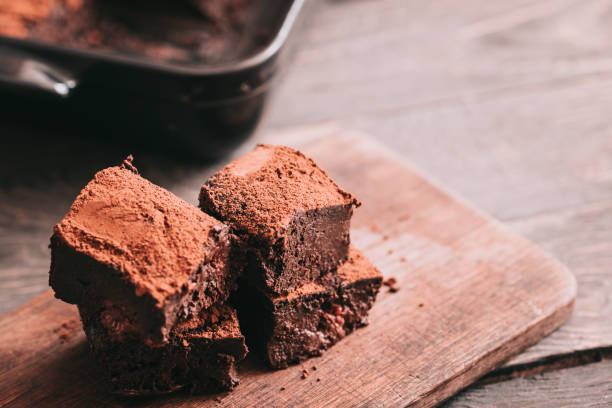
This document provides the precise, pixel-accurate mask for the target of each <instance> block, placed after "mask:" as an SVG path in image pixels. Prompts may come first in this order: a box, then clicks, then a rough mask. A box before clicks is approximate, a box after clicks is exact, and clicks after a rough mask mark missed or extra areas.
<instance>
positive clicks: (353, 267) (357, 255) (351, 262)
mask: <svg viewBox="0 0 612 408" xmlns="http://www.w3.org/2000/svg"><path fill="white" fill-rule="evenodd" d="M371 279H376V280H382V275H381V274H380V271H379V270H378V269H377V268H376V267H375V266H374V265H372V263H371V262H370V260H369V259H368V258H366V257H365V255H363V253H362V252H361V251H359V250H358V249H357V248H355V247H354V246H352V245H351V246H350V248H349V257H348V260H347V261H346V262H345V263H344V264H342V266H340V267H339V268H338V271H337V274H336V280H337V281H338V282H340V285H350V284H352V283H354V282H357V281H363V280H371ZM331 290H333V285H331V286H330V285H329V284H328V283H325V282H320V281H315V282H308V283H306V284H305V285H303V286H301V287H299V288H297V289H295V290H293V291H291V292H289V294H287V296H277V297H274V298H271V300H272V301H274V302H276V301H281V300H287V301H293V300H295V299H299V298H302V297H304V296H308V295H312V294H315V293H323V292H327V291H331Z"/></svg>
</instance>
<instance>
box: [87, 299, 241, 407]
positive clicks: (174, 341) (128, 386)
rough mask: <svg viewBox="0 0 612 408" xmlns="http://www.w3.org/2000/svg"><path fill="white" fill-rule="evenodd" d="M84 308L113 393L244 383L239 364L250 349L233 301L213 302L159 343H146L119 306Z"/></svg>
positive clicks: (94, 349) (96, 354)
mask: <svg viewBox="0 0 612 408" xmlns="http://www.w3.org/2000/svg"><path fill="white" fill-rule="evenodd" d="M79 310H80V312H81V318H82V320H83V328H84V329H85V333H86V334H87V339H88V340H89V344H90V348H91V350H92V352H93V355H94V358H95V360H96V361H97V362H98V364H99V365H100V367H101V368H102V371H103V372H104V374H105V376H106V377H107V379H108V380H109V382H110V386H111V391H112V392H114V393H118V394H125V395H146V394H163V393H168V392H172V391H175V390H178V389H180V388H184V387H189V388H190V389H191V392H194V393H203V392H218V391H228V390H230V389H232V388H234V387H235V386H236V385H237V384H238V382H239V381H238V377H237V376H236V363H238V362H239V361H241V360H242V359H243V358H244V357H245V356H246V354H247V351H248V349H247V347H246V345H245V342H244V337H243V336H242V333H240V328H239V325H238V319H237V318H236V313H235V311H234V310H233V309H232V308H230V307H229V306H225V305H215V306H212V307H211V308H209V309H208V310H206V311H202V312H200V314H199V315H197V316H193V317H192V318H190V319H189V320H186V321H184V322H181V323H179V324H177V325H176V326H175V327H174V329H172V331H171V332H170V335H169V341H168V343H167V344H165V345H163V346H160V347H152V346H147V345H144V344H142V342H141V339H140V337H139V336H138V335H136V334H135V332H134V328H135V327H134V325H133V323H132V322H130V321H129V320H128V319H126V317H125V316H126V314H125V313H124V312H123V311H122V310H120V308H116V307H110V308H108V309H103V310H100V311H98V312H96V313H93V314H91V313H90V312H89V311H87V310H86V308H83V307H81V308H79Z"/></svg>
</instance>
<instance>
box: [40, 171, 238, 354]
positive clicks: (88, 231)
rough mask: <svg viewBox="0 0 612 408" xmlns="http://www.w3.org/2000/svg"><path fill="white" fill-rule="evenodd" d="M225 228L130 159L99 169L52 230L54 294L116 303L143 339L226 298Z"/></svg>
mask: <svg viewBox="0 0 612 408" xmlns="http://www.w3.org/2000/svg"><path fill="white" fill-rule="evenodd" d="M231 250H232V244H231V234H230V232H229V228H228V227H226V226H225V225H223V224H222V223H221V222H220V221H218V220H216V219H214V218H212V217H210V216H208V215H206V214H204V213H203V212H202V211H200V210H199V209H198V208H196V207H194V206H192V205H190V204H187V203H186V202H184V201H183V200H181V199H179V198H178V197H176V196H175V195H173V194H172V193H170V192H169V191H167V190H164V189H162V188H161V187H158V186H156V185H154V184H152V183H150V182H149V181H147V180H145V179H143V178H142V177H140V176H139V175H138V174H137V172H136V170H135V169H134V167H133V166H132V164H131V161H130V160H127V161H126V162H124V164H123V165H122V166H121V167H111V168H108V169H105V170H102V171H100V172H98V173H97V174H96V175H95V176H94V178H93V180H92V181H90V182H89V184H87V186H85V188H84V189H83V190H82V191H81V193H80V194H79V196H78V197H77V198H76V200H75V201H74V203H73V204H72V207H71V208H70V210H69V211H68V213H67V214H66V216H65V217H64V219H63V220H62V221H61V222H60V223H59V224H57V225H56V226H55V228H54V232H53V236H52V237H51V269H50V272H49V284H50V285H51V287H52V288H53V289H54V290H55V296H56V297H58V298H60V299H62V300H64V301H66V302H68V303H74V304H79V305H83V306H85V307H87V308H88V309H89V310H92V311H95V310H96V309H102V308H106V307H110V306H116V307H121V308H122V310H124V311H125V312H126V313H128V314H129V316H127V318H129V319H131V320H132V321H134V322H136V327H137V328H138V330H139V331H140V333H141V335H142V337H143V339H144V340H145V341H148V342H150V343H163V342H164V341H165V340H166V339H167V336H168V333H169V331H170V329H171V328H172V327H173V326H174V324H175V322H176V321H177V320H178V319H181V318H185V319H186V318H189V316H191V315H194V314H197V313H198V312H199V311H200V310H201V309H202V308H207V307H210V306H211V305H213V304H214V303H217V302H218V301H223V300H225V299H227V297H228V296H229V293H230V292H231V290H232V289H233V288H234V287H235V278H236V277H235V275H236V274H237V268H233V267H230V265H229V260H230V257H231V255H230V252H231Z"/></svg>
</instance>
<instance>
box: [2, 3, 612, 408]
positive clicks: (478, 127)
mask: <svg viewBox="0 0 612 408" xmlns="http://www.w3.org/2000/svg"><path fill="white" fill-rule="evenodd" d="M311 1H312V0H311ZM611 16H612V1H602V0H541V1H527V0H513V1H501V0H500V1H482V0H480V1H475V0H465V1H462V2H456V1H451V0H446V1H425V0H353V1H340V0H335V1H332V0H327V1H318V2H316V4H315V5H314V6H313V7H312V9H311V12H310V15H309V18H308V20H307V21H306V27H305V28H304V29H303V31H302V32H301V34H300V37H301V38H300V39H299V45H298V47H299V48H298V50H297V52H296V54H295V55H294V57H293V61H292V62H291V64H290V66H289V67H288V69H287V71H286V72H285V73H284V75H283V77H282V78H281V80H280V81H279V83H277V89H276V91H275V93H274V95H273V97H272V99H271V101H270V104H269V106H268V109H267V112H266V115H265V118H264V121H263V123H262V126H261V127H260V129H259V131H258V133H257V135H256V137H255V138H254V139H252V140H251V141H249V143H248V144H247V145H245V147H244V148H245V149H248V148H250V147H251V146H252V144H253V143H254V142H255V141H256V140H258V139H261V138H263V137H265V136H264V135H265V134H266V133H268V132H269V131H271V130H277V129H281V128H285V127H288V126H296V125H312V124H319V123H321V122H327V121H334V122H336V125H337V126H343V127H348V128H351V129H356V130H361V131H365V132H367V133H369V134H371V135H373V136H375V137H376V138H377V139H378V140H380V141H381V142H382V143H384V144H386V145H388V146H389V147H391V148H392V149H393V150H395V151H396V152H398V153H400V154H401V155H402V156H403V157H405V158H406V160H408V161H410V162H412V163H413V164H415V165H416V166H418V167H420V168H421V169H422V170H423V171H424V172H425V173H426V174H429V175H430V176H432V177H433V178H435V179H437V180H438V181H439V182H440V183H441V184H442V185H444V186H446V187H447V188H449V189H451V190H454V191H455V192H456V193H458V194H459V195H461V196H463V197H464V198H466V199H467V200H469V201H471V202H472V203H473V204H475V205H476V206H477V207H479V208H481V209H483V210H484V211H486V212H488V213H490V214H491V215H493V216H494V217H496V218H498V219H500V220H502V221H503V222H505V223H506V224H508V225H510V226H511V228H513V229H514V230H515V231H517V232H519V233H520V234H522V235H524V236H526V237H527V238H529V239H531V240H532V241H534V242H535V243H536V244H538V245H539V246H541V247H542V248H543V249H545V250H547V251H549V252H551V253H552V254H553V255H555V256H556V257H557V258H559V259H560V260H561V261H562V262H564V263H565V264H566V265H568V266H569V267H570V268H571V269H572V271H573V272H574V273H575V274H576V276H577V279H578V285H579V288H578V298H577V301H576V305H575V311H574V314H573V316H572V317H571V318H570V320H569V321H568V323H567V324H565V325H564V326H563V327H562V328H561V329H559V330H558V331H556V332H555V333H553V334H552V335H551V336H549V337H548V338H546V339H544V340H543V341H542V342H540V343H539V344H537V345H535V346H533V347H532V348H531V349H529V350H527V351H526V352H525V353H523V354H521V355H519V356H517V357H516V358H515V359H513V360H512V361H510V362H509V365H508V366H506V368H502V369H500V370H498V371H496V372H494V373H492V374H490V375H489V376H488V377H486V378H485V379H483V380H482V381H481V383H480V384H477V385H475V386H472V387H470V388H469V389H468V390H466V391H464V392H462V393H461V394H459V395H458V396H456V397H454V398H453V399H452V400H450V401H449V402H448V403H447V405H448V406H450V407H464V406H469V407H480V406H482V407H484V406H491V405H494V406H533V407H546V406H550V407H557V406H609V405H610V404H612V375H611V373H612V279H611V278H612V272H611V271H612V121H611V119H610V118H611V117H612V75H610V74H611V73H612V52H611V51H610V49H612V47H611V45H612V31H610V28H609V27H610V22H611ZM323 126H326V125H323ZM0 132H1V133H4V134H5V135H9V137H6V136H3V145H2V149H0V312H7V311H9V310H11V309H13V308H14V307H16V306H18V305H19V304H21V303H23V302H25V301H26V300H28V299H30V298H32V297H34V296H35V295H37V294H39V293H41V292H43V291H44V290H46V289H47V271H48V263H49V257H48V251H47V243H48V236H49V234H50V229H51V226H52V225H53V224H54V223H55V222H57V221H58V220H59V219H60V218H61V216H62V215H63V214H64V212H65V211H66V209H67V208H68V206H69V204H70V202H71V201H72V199H73V198H74V196H75V195H76V193H77V192H78V190H79V189H80V188H81V186H82V185H83V184H84V183H85V182H86V181H87V180H88V178H89V177H90V176H91V175H92V173H93V171H94V170H96V169H99V168H102V167H105V166H107V165H109V164H114V163H117V162H118V161H120V159H121V158H122V156H123V155H124V152H122V151H118V150H117V149H116V148H112V147H108V146H103V145H100V144H99V143H97V142H93V141H87V140H81V141H75V140H72V141H70V142H66V143H62V142H59V143H58V142H57V141H55V140H48V139H44V135H45V132H44V131H41V130H37V129H33V128H31V127H25V126H18V125H14V124H4V125H2V126H1V127H0ZM41 136H43V138H41ZM4 140H9V141H8V142H6V143H5V142H4ZM32 145H36V146H37V147H36V148H32V147H31V146H32ZM83 152H86V153H87V154H82V153H83ZM62 160H63V161H64V162H63V163H61V162H60V161H62ZM137 164H139V166H140V168H141V171H142V172H143V174H146V175H147V176H149V177H150V178H151V179H152V180H153V181H155V182H158V183H160V184H162V185H164V186H166V187H168V188H170V189H171V190H172V191H174V192H175V193H177V194H178V195H180V196H183V197H191V195H192V194H193V185H194V183H195V184H197V182H198V180H202V179H203V177H204V176H205V175H206V174H207V173H209V172H210V171H211V167H210V166H198V165H195V164H184V163H178V162H175V161H173V160H172V159H166V158H162V157H159V156H157V155H154V154H141V155H140V156H138V157H137ZM213 167H214V166H213Z"/></svg>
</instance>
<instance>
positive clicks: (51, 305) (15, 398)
mask: <svg viewBox="0 0 612 408" xmlns="http://www.w3.org/2000/svg"><path fill="white" fill-rule="evenodd" d="M333 136H334V137H333V138H332V137H327V138H325V139H324V140H317V141H310V142H308V143H307V144H305V145H301V146H297V147H299V148H301V149H302V150H303V151H305V152H306V153H307V154H309V155H311V156H313V157H314V158H315V160H317V161H318V162H319V164H320V165H321V166H322V167H323V168H325V169H327V170H328V171H329V173H330V174H331V175H332V177H333V178H334V179H336V180H337V181H338V183H339V184H340V185H342V186H343V187H344V188H346V189H347V190H349V191H351V192H354V193H355V195H356V196H357V197H358V198H359V199H360V200H361V201H362V202H363V206H362V207H361V208H359V209H358V210H357V211H356V215H355V218H354V221H353V228H352V240H353V243H354V244H355V245H356V246H357V247H358V248H360V249H362V250H363V251H364V252H365V253H366V255H367V256H369V257H370V259H371V260H372V262H373V263H374V264H375V265H376V266H378V268H380V270H381V271H382V272H383V274H384V275H385V277H386V278H389V277H394V278H396V279H397V282H398V284H397V287H399V291H398V292H395V293H391V292H389V291H388V289H387V288H383V289H382V291H381V293H380V295H379V297H378V301H377V302H376V304H375V306H374V308H373V309H372V312H371V324H370V325H369V326H368V327H366V328H364V329H361V330H358V331H357V332H355V333H354V334H352V335H350V336H349V337H347V338H346V339H344V340H342V341H341V342H340V343H339V344H337V345H336V346H335V347H333V348H332V349H330V350H329V351H328V352H326V353H325V354H324V355H323V356H322V357H319V358H315V359H311V360H309V361H307V362H305V363H303V364H302V365H298V366H293V367H291V368H289V369H286V370H281V371H269V370H267V369H266V368H265V367H264V365H263V364H262V363H261V361H260V360H259V359H258V358H257V357H256V356H254V355H251V356H249V358H247V360H246V361H245V362H244V363H243V364H242V366H241V368H240V371H239V373H240V377H241V379H242V383H241V385H240V386H239V387H238V388H237V389H236V390H235V391H233V392H231V393H229V394H220V395H217V396H189V395H188V394H186V393H182V394H181V393H179V394H176V395H170V396H164V397H161V398H148V399H132V400H130V399H125V398H120V397H115V396H112V395H110V394H108V393H106V392H105V389H104V383H101V382H100V381H98V376H97V373H96V367H95V365H94V364H93V362H92V361H91V360H90V356H89V355H88V352H87V345H86V342H85V338H84V335H83V332H82V330H81V328H80V323H79V320H78V315H77V311H76V308H75V307H74V306H70V305H67V304H65V303H62V302H61V301H59V300H56V299H54V298H53V295H52V294H51V292H47V293H44V294H42V295H41V296H39V297H38V298H36V299H34V300H32V301H31V302H29V303H27V304H25V305H23V306H22V307H20V308H19V309H17V310H14V311H13V312H11V313H8V314H6V315H4V316H2V317H1V318H0V406H10V407H35V406H70V407H73V406H86V407H89V406H91V407H106V406H109V407H115V406H125V405H130V406H152V407H162V406H163V407H165V406H172V407H187V406H189V407H204V406H236V407H245V406H255V407H285V406H286V407H297V406H307V407H334V406H343V407H349V406H350V407H354V406H368V407H378V406H406V405H414V406H433V405H436V404H437V403H439V402H441V401H443V400H444V399H446V398H448V397H449V396H451V395H452V394H453V393H455V392H457V391H458V390H460V389H462V388H464V387H465V386H467V385H468V384H470V383H472V382H473V381H475V380H476V379H477V378H479V377H481V376H482V375H483V374H485V373H487V372H488V371H490V370H492V369H493V368H495V367H497V366H499V365H500V364H501V363H502V362H503V361H504V360H506V359H508V358H509V357H510V356H512V355H514V354H516V353H518V352H519V351H521V350H523V349H524V348H526V347H527V346H528V345H530V344H533V343H534V342H536V341H538V340H539V339H540V338H542V337H543V336H545V335H546V334H548V333H550V332H551V331H552V330H554V329H555V328H556V327H558V326H559V325H560V324H561V323H562V322H563V321H564V320H565V319H566V318H567V317H568V315H569V314H570V313H571V310H572V306H573V302H574V298H575V295H576V283H575V280H574V277H573V276H572V274H571V273H570V272H569V271H568V270H567V269H566V268H565V267H564V266H563V265H561V264H560V263H558V262H557V261H555V260H554V259H552V258H551V257H549V256H548V255H546V254H544V253H542V252H541V251H540V250H538V249H537V248H536V247H535V246H534V245H532V244H531V243H529V242H527V241H526V240H524V239H522V238H520V237H518V236H516V235H514V234H513V233H512V232H510V231H508V230H507V229H506V228H504V226H503V225H500V224H499V223H498V222H496V221H495V220H493V219H491V218H489V217H487V216H486V215H484V214H482V213H480V212H479V211H477V210H475V209H473V208H471V207H470V206H469V205H468V204H466V203H464V202H463V201H461V200H460V199H458V198H456V197H454V196H453V195H451V194H449V193H447V192H445V191H444V190H443V189H442V188H440V187H439V186H437V185H435V184H434V183H432V182H431V181H430V180H428V179H427V178H425V177H424V176H422V175H420V174H419V173H418V172H416V171H415V170H413V169H412V168H410V167H408V166H407V165H406V164H404V163H402V162H401V160H400V159H398V158H396V157H394V156H393V154H392V153H390V152H388V151H385V150H384V149H383V148H381V147H380V146H379V145H378V144H376V143H375V142H373V141H372V140H371V139H369V138H367V137H363V136H359V135H354V134H350V133H347V132H340V131H338V132H334V135H333ZM285 140H287V139H285ZM196 187H197V186H194V189H195V188H196ZM193 200H194V202H195V200H196V197H195V195H194V197H193ZM315 366H316V370H315V369H314V368H313V367H315ZM304 368H306V369H308V371H309V373H310V374H309V375H308V376H307V377H306V378H305V379H302V370H303V369H304Z"/></svg>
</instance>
